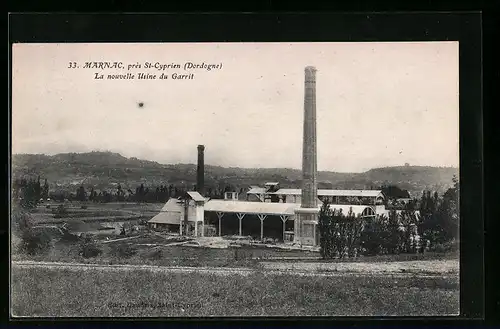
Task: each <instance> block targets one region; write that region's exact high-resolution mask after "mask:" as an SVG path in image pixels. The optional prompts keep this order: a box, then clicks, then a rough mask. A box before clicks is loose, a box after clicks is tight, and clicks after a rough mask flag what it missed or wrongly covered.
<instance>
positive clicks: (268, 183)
mask: <svg viewBox="0 0 500 329" xmlns="http://www.w3.org/2000/svg"><path fill="white" fill-rule="evenodd" d="M278 184H279V182H267V183H266V184H265V185H278Z"/></svg>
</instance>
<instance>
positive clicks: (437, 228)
mask: <svg viewBox="0 0 500 329" xmlns="http://www.w3.org/2000/svg"><path fill="white" fill-rule="evenodd" d="M459 193H460V185H459V182H458V179H457V178H456V176H454V177H453V186H452V187H451V188H449V189H448V190H447V191H446V192H445V193H444V194H443V196H442V198H439V196H438V195H437V193H434V196H433V197H430V192H427V193H424V195H423V196H422V201H421V205H420V213H421V220H420V223H419V231H420V232H421V236H422V238H423V239H425V240H429V242H430V243H431V246H432V245H436V244H443V243H446V242H450V241H453V240H458V233H459Z"/></svg>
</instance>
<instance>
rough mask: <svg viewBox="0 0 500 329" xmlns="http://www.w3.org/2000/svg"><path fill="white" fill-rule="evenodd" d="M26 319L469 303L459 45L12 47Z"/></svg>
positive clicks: (425, 312)
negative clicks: (463, 295)
mask: <svg viewBox="0 0 500 329" xmlns="http://www.w3.org/2000/svg"><path fill="white" fill-rule="evenodd" d="M11 78H12V85H11V88H12V110H11V118H12V120H11V121H12V122H11V168H10V169H11V170H10V201H11V204H10V214H11V216H10V260H11V262H10V313H11V316H12V317H14V318H26V317H55V318H58V317H65V318H66V317H138V318H151V317H165V318H180V317H181V318H185V317H188V318H189V317H194V318H196V317H263V316H265V317H292V316H332V317H337V316H338V317H346V316H390V317H400V316H452V315H459V313H460V273H459V272H460V271H459V269H460V258H459V249H460V248H459V245H460V237H459V223H460V220H459V219H460V207H459V193H460V181H459V177H460V175H459V162H460V161H459V160H460V158H459V149H460V147H459V42H457V41H426V42H266V43H264V42H262V43H253V42H224V43H216V42H213V43H195V42H193V43H14V44H13V46H12V77H11Z"/></svg>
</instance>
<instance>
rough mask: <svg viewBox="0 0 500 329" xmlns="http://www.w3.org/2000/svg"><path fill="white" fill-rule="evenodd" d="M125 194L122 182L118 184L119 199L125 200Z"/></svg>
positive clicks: (117, 194)
mask: <svg viewBox="0 0 500 329" xmlns="http://www.w3.org/2000/svg"><path fill="white" fill-rule="evenodd" d="M124 195H125V192H123V190H122V186H121V185H120V184H118V186H117V187H116V198H117V200H118V201H123V199H124V197H123V196H124Z"/></svg>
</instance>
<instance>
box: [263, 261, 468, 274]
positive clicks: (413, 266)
mask: <svg viewBox="0 0 500 329" xmlns="http://www.w3.org/2000/svg"><path fill="white" fill-rule="evenodd" d="M261 264H262V265H263V267H264V268H265V269H270V270H281V271H289V270H291V271H319V272H350V273H364V274H376V273H378V274H384V273H412V274H413V273H425V274H458V272H459V269H460V265H459V261H458V260H421V261H401V262H352V263H347V262H346V263H316V262H262V263H261Z"/></svg>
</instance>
